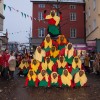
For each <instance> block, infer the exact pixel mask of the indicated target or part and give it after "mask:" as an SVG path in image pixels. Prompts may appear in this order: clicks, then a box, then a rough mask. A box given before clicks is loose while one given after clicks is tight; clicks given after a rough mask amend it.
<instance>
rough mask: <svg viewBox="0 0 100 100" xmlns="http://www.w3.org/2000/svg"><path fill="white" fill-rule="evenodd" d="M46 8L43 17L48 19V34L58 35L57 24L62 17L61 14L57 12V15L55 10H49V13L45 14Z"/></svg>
mask: <svg viewBox="0 0 100 100" xmlns="http://www.w3.org/2000/svg"><path fill="white" fill-rule="evenodd" d="M46 12H47V10H45V11H44V19H46V20H48V34H50V36H51V37H57V36H58V35H60V32H59V28H58V25H59V23H60V20H61V19H62V14H61V12H59V16H57V14H56V12H55V10H51V11H50V14H49V15H46Z"/></svg>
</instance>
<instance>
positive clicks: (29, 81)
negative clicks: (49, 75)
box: [24, 69, 37, 87]
mask: <svg viewBox="0 0 100 100" xmlns="http://www.w3.org/2000/svg"><path fill="white" fill-rule="evenodd" d="M36 78H37V75H36V73H35V72H34V70H32V69H30V70H29V72H28V75H27V77H26V81H25V85H24V86H25V87H26V86H35V84H36Z"/></svg>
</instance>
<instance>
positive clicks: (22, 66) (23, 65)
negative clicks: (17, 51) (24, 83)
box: [19, 57, 29, 76]
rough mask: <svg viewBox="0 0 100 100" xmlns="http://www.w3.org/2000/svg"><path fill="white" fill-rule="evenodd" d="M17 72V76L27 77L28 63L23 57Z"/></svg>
mask: <svg viewBox="0 0 100 100" xmlns="http://www.w3.org/2000/svg"><path fill="white" fill-rule="evenodd" d="M19 70H20V72H19V76H20V75H24V76H26V75H27V73H28V70H29V63H28V61H27V59H26V58H25V57H23V59H22V61H21V63H20V65H19Z"/></svg>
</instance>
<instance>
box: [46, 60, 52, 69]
mask: <svg viewBox="0 0 100 100" xmlns="http://www.w3.org/2000/svg"><path fill="white" fill-rule="evenodd" d="M46 64H47V67H48V68H49V70H51V71H52V66H53V65H54V63H53V61H51V60H50V62H49V63H47V62H46Z"/></svg>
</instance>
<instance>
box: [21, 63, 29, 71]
mask: <svg viewBox="0 0 100 100" xmlns="http://www.w3.org/2000/svg"><path fill="white" fill-rule="evenodd" d="M24 67H25V68H28V67H29V64H28V62H25V63H24V64H23V61H21V64H20V65H19V68H20V69H23V68H24Z"/></svg>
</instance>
